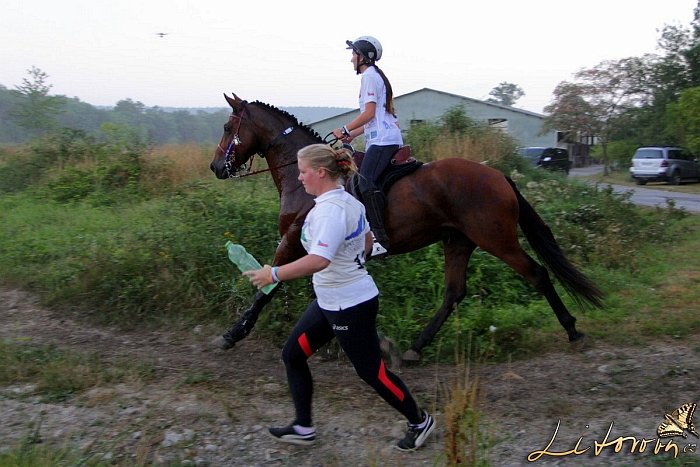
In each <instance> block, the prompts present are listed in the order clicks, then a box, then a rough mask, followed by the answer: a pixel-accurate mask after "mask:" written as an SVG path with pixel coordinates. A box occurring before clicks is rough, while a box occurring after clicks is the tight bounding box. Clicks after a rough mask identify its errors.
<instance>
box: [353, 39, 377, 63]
mask: <svg viewBox="0 0 700 467" xmlns="http://www.w3.org/2000/svg"><path fill="white" fill-rule="evenodd" d="M345 43H346V44H347V45H348V47H347V48H348V49H352V50H354V51H355V52H356V53H357V54H358V55H362V56H364V57H365V58H366V59H367V60H369V61H370V62H376V61H377V60H379V59H380V58H382V44H381V43H380V42H379V41H378V40H377V39H376V38H374V37H372V36H360V37H358V38H357V39H355V40H354V41H352V42H351V41H345Z"/></svg>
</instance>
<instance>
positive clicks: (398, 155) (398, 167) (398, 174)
mask: <svg viewBox="0 0 700 467" xmlns="http://www.w3.org/2000/svg"><path fill="white" fill-rule="evenodd" d="M348 146H349V145H348ZM349 149H351V150H352V151H353V153H352V158H353V159H354V161H355V165H356V166H357V168H358V169H359V168H360V166H361V165H362V160H363V159H364V157H365V153H364V152H361V151H355V150H353V149H352V147H350V148H349ZM421 165H423V163H422V162H421V161H419V160H418V159H416V158H414V157H413V156H411V146H402V147H400V148H399V149H397V150H396V152H395V153H394V155H393V156H392V157H391V164H389V166H387V168H386V169H385V170H384V172H382V174H381V175H380V176H379V179H378V180H377V186H379V189H380V190H382V192H383V193H384V195H386V194H387V193H389V190H390V189H391V186H392V185H393V184H394V183H396V182H397V181H398V180H399V179H401V178H403V177H405V176H406V175H408V174H410V173H413V172H414V171H416V170H417V169H418V168H420V166H421ZM345 189H346V190H347V191H348V192H349V193H350V194H352V195H353V196H354V197H355V198H357V199H358V200H360V201H362V195H361V194H360V179H359V174H355V175H353V176H352V177H350V178H349V179H348V181H347V183H346V184H345Z"/></svg>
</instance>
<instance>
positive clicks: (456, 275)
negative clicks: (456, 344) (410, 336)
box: [401, 234, 476, 362]
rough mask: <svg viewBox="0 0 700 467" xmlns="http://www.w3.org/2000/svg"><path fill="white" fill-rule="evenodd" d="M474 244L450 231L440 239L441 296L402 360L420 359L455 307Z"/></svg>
mask: <svg viewBox="0 0 700 467" xmlns="http://www.w3.org/2000/svg"><path fill="white" fill-rule="evenodd" d="M475 248H476V245H475V244H474V243H473V242H472V241H471V240H469V239H468V238H467V237H465V236H464V235H462V234H453V235H451V236H450V237H449V238H447V239H445V240H443V250H444V252H445V296H444V299H443V301H442V305H440V308H439V309H438V311H437V312H436V313H435V315H434V316H433V318H432V319H431V320H430V322H429V323H428V325H427V326H426V327H425V328H424V329H423V331H421V333H420V335H419V336H418V338H417V339H416V340H415V341H414V342H413V344H411V348H410V349H408V350H407V351H406V352H404V354H403V355H402V357H401V359H402V360H403V361H405V362H417V361H419V360H420V359H421V351H422V350H423V348H424V347H425V346H426V345H428V344H430V343H431V342H432V341H433V339H434V338H435V335H436V334H437V333H438V331H439V330H440V328H441V327H442V325H443V324H444V323H445V320H446V319H447V318H448V317H449V316H450V313H452V310H454V309H455V308H456V307H457V304H458V303H459V302H461V301H462V300H463V299H464V297H465V296H466V294H467V264H468V263H469V258H470V257H471V255H472V253H473V252H474V249H475Z"/></svg>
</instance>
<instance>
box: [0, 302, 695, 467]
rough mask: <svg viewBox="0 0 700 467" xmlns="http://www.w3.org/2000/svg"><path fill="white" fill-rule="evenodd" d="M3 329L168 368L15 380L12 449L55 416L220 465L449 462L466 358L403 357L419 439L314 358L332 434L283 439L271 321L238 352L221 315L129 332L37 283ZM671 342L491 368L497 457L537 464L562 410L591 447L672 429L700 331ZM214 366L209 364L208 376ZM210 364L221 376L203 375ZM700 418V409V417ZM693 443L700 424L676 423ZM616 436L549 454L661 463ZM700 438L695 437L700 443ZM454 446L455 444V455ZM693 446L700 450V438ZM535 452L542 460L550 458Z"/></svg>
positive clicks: (174, 455)
mask: <svg viewBox="0 0 700 467" xmlns="http://www.w3.org/2000/svg"><path fill="white" fill-rule="evenodd" d="M0 322H2V325H0V338H1V339H3V340H5V341H6V342H19V343H26V344H33V345H39V344H56V345H57V346H59V347H60V348H67V349H71V350H75V351H76V352H85V353H97V354H99V355H100V356H101V357H102V358H103V359H106V360H107V361H115V362H116V361H122V360H124V359H128V360H129V361H131V362H147V363H149V364H151V365H153V367H154V368H155V377H154V378H153V379H152V380H150V381H149V383H148V384H147V385H141V386H139V385H136V384H125V383H121V384H117V385H108V384H104V385H100V386H98V387H95V388H93V389H91V390H88V391H86V392H85V393H83V394H80V395H78V396H76V397H74V398H72V399H70V400H69V401H67V402H64V403H57V404H46V403H41V402H39V397H38V396H35V395H32V388H31V387H27V386H21V385H15V386H12V387H1V388H0V413H1V414H2V423H0V450H2V449H8V448H9V447H12V446H16V445H17V444H18V443H19V442H20V440H22V439H26V438H27V437H28V436H30V435H31V434H32V433H33V428H32V427H33V426H34V427H36V426H37V424H38V423H39V422H40V430H39V433H38V434H39V436H40V438H41V440H42V441H43V443H44V444H55V445H57V446H59V447H64V446H71V447H72V448H74V449H75V450H76V452H82V453H84V454H86V455H87V454H90V455H92V456H93V458H94V459H104V460H106V461H111V462H112V463H114V464H118V465H134V464H137V463H149V464H150V463H154V464H160V465H167V464H173V463H180V465H211V466H238V465H240V466H257V465H272V466H279V465H295V466H320V465H323V466H335V465H338V466H345V465H352V466H356V465H390V466H394V465H396V466H414V465H444V464H445V462H446V461H445V457H444V455H443V453H444V444H445V439H444V436H445V423H444V414H443V413H442V412H443V408H444V404H445V398H444V388H445V386H446V385H449V382H450V381H451V380H452V379H453V377H454V369H453V368H450V367H446V366H437V365H427V366H423V367H419V368H403V369H401V370H400V371H401V376H402V378H404V380H405V381H406V382H407V384H408V385H409V387H410V388H411V389H412V390H413V392H414V393H415V395H416V396H417V398H418V400H419V401H420V402H421V403H422V404H424V405H426V406H428V407H429V408H431V409H432V410H433V411H434V412H435V413H436V415H437V417H436V418H437V421H438V428H437V430H436V436H435V437H434V438H433V439H432V440H431V441H430V442H429V443H428V444H427V445H426V446H425V448H423V449H421V450H420V451H418V452H414V453H401V452H399V451H396V450H394V449H393V448H392V445H393V443H394V442H395V441H396V439H398V438H400V437H401V436H402V435H403V432H404V430H405V424H404V422H403V421H402V420H401V417H400V416H399V415H397V414H396V413H395V412H394V411H393V410H392V409H390V408H389V407H388V406H386V405H385V404H384V403H383V402H382V401H381V400H380V399H379V398H378V397H376V396H375V395H374V394H371V393H368V391H367V389H366V388H365V387H364V383H362V382H361V381H360V380H359V379H358V378H357V376H356V375H355V373H354V370H353V369H352V368H351V366H350V365H349V364H348V363H347V362H346V361H343V360H340V361H337V360H332V361H331V360H325V359H323V358H321V357H319V356H315V357H313V362H312V371H313V372H314V375H315V383H316V393H315V403H314V411H315V418H316V423H317V425H316V428H317V432H318V439H317V442H316V444H315V445H314V446H313V447H312V448H298V447H295V446H287V445H280V444H277V443H275V442H274V441H273V440H271V439H269V438H268V437H267V436H266V427H267V426H269V425H272V424H278V423H280V422H287V421H289V420H290V419H291V417H292V406H291V402H290V400H289V396H288V394H287V389H286V382H285V381H286V380H285V375H284V367H283V365H282V363H281V361H280V359H279V349H275V348H273V347H272V346H271V345H269V344H268V343H267V342H265V341H262V340H260V339H257V338H256V336H255V334H254V335H253V336H251V337H249V338H248V339H247V340H245V341H244V342H242V343H241V344H240V345H239V346H238V347H237V348H236V349H234V350H233V351H229V352H222V351H219V350H213V349H212V348H211V346H210V341H211V338H212V336H213V335H215V334H216V330H214V329H205V328H204V327H197V328H196V329H194V330H193V331H192V332H191V333H189V334H169V333H165V332H145V331H144V332H129V333H122V332H117V331H116V330H114V329H110V328H96V327H89V326H86V325H85V324H83V323H80V322H77V321H76V320H75V319H74V318H73V317H69V316H65V315H64V316H58V314H57V313H55V312H53V311H51V310H48V309H45V308H43V307H41V306H39V305H37V303H36V301H35V300H34V299H33V298H32V297H31V296H30V295H29V294H26V293H24V292H22V291H18V290H15V289H0ZM698 337H699V336H695V337H694V338H691V339H684V340H669V341H665V342H662V341H659V342H653V343H650V344H645V345H644V346H643V347H634V348H632V347H616V346H610V345H603V344H600V343H598V344H596V345H594V346H593V347H592V348H591V349H589V350H587V351H584V352H578V353H574V352H570V351H569V350H568V346H567V344H565V343H564V342H562V346H561V351H560V352H558V353H552V354H549V355H545V356H541V357H537V358H533V359H530V360H527V361H519V362H514V363H513V364H511V365H506V364H503V365H487V366H484V367H482V368H479V369H478V375H479V379H480V387H481V388H482V389H483V391H484V398H483V402H482V404H481V408H480V410H481V414H482V422H481V427H482V433H483V436H484V442H485V443H487V445H488V452H489V457H490V460H491V462H492V465H503V466H512V465H529V464H528V462H527V456H528V454H530V453H531V452H532V451H535V450H539V449H543V448H544V447H545V445H546V444H547V442H548V441H549V440H550V438H551V437H552V435H553V433H554V430H555V427H556V426H557V421H558V420H561V425H560V428H559V432H558V434H557V437H556V440H555V442H554V444H553V445H552V447H551V448H550V451H559V452H561V451H567V450H570V449H573V448H574V446H575V444H576V442H577V441H578V439H579V437H582V438H583V439H582V441H581V443H580V447H581V449H583V448H584V447H586V446H588V445H592V444H593V443H594V441H599V442H602V441H603V439H604V437H605V434H606V432H607V431H608V428H609V427H610V424H611V423H614V427H613V428H612V430H611V433H610V435H609V437H608V439H609V440H612V439H616V438H617V437H619V436H633V437H636V438H637V439H640V440H641V439H642V438H644V439H652V438H656V428H657V427H658V425H659V423H661V422H662V421H663V420H664V413H665V412H672V411H673V410H674V409H676V408H677V407H679V406H680V405H682V404H684V403H687V402H697V403H700V376H699V375H700V371H699V370H700V338H698ZM202 375H203V376H202ZM197 376H200V377H202V379H204V380H205V383H200V384H188V383H187V381H192V380H193V379H196V377H197ZM697 418H698V420H699V421H698V422H697V423H696V425H698V426H700V415H698V416H697ZM669 440H672V441H673V442H674V443H675V444H676V445H678V446H679V447H680V449H681V451H682V450H683V448H684V447H686V446H687V445H688V444H689V443H694V444H697V443H699V442H700V440H698V439H697V438H695V437H694V436H693V435H690V436H689V437H688V438H687V439H684V438H682V437H675V438H666V439H664V440H663V443H664V444H667V443H668V442H669ZM630 445H631V444H630V442H628V443H627V444H625V445H624V446H623V449H622V452H619V453H614V451H613V447H608V448H606V449H604V450H603V452H602V453H601V455H600V456H595V455H594V453H593V448H591V449H589V451H588V452H587V453H586V454H583V455H573V454H572V455H569V456H559V457H554V456H543V457H542V458H541V459H539V460H538V461H537V462H536V464H547V465H553V464H567V465H611V464H620V465H623V464H626V465H630V464H632V463H639V462H649V463H651V462H653V461H658V460H660V459H661V458H662V456H661V455H654V454H653V452H652V450H653V444H652V445H650V447H648V448H647V449H646V451H645V452H644V453H641V454H639V453H636V454H631V453H630V452H629V448H630ZM691 449H692V448H691ZM441 456H442V457H441ZM678 456H679V458H683V459H684V460H686V461H695V462H698V463H699V464H700V453H698V452H686V453H683V452H680V453H679V455H678ZM536 464H535V465H536Z"/></svg>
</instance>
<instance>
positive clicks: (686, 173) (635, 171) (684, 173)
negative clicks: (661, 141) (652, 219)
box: [630, 146, 700, 185]
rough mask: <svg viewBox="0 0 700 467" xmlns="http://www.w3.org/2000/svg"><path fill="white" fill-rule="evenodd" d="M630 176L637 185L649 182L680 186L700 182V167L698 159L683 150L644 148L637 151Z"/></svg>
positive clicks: (664, 147) (663, 147)
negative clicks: (682, 183) (687, 182)
mask: <svg viewBox="0 0 700 467" xmlns="http://www.w3.org/2000/svg"><path fill="white" fill-rule="evenodd" d="M630 175H631V176H632V178H633V179H634V181H635V182H637V185H645V184H646V183H647V182H668V183H670V184H672V185H679V184H680V183H681V182H682V181H690V180H694V181H700V165H698V160H697V158H695V157H693V156H692V155H691V154H689V153H688V152H686V151H685V150H683V149H681V148H676V147H668V146H658V147H644V148H639V149H637V150H636V151H635V153H634V157H632V166H631V167H630Z"/></svg>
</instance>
